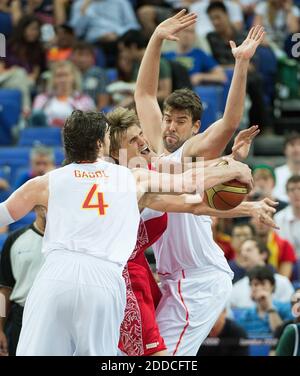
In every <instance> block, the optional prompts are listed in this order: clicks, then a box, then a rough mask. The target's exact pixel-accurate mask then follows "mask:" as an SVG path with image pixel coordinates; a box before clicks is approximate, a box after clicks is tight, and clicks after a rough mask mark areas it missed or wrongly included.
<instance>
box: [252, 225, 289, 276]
mask: <svg viewBox="0 0 300 376" xmlns="http://www.w3.org/2000/svg"><path fill="white" fill-rule="evenodd" d="M251 223H252V224H253V226H254V228H255V231H256V234H257V236H258V237H259V239H260V240H261V241H262V243H264V244H265V245H266V246H267V247H268V249H269V251H270V257H269V260H268V262H269V264H270V265H272V266H273V267H274V268H275V270H276V271H277V272H278V273H279V274H281V275H284V276H286V277H287V278H289V279H291V277H292V272H293V265H294V263H295V262H296V253H295V249H294V247H293V246H292V245H291V243H290V242H288V241H287V240H286V239H283V238H281V237H280V236H279V235H278V234H277V232H276V231H274V230H273V229H270V228H269V227H267V226H265V225H264V224H262V223H261V222H258V220H257V218H251Z"/></svg>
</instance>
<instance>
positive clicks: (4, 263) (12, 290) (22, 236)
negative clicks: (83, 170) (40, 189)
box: [0, 206, 46, 356]
mask: <svg viewBox="0 0 300 376" xmlns="http://www.w3.org/2000/svg"><path fill="white" fill-rule="evenodd" d="M35 213H36V220H35V221H34V223H33V224H32V225H30V226H26V227H23V228H22V229H20V230H17V231H14V232H12V233H11V234H10V235H9V236H8V238H7V239H6V241H5V243H4V246H3V250H2V254H1V260H0V293H1V294H2V296H4V297H5V307H6V317H0V356H1V355H15V354H16V348H17V344H18V340H19V336H20V332H21V327H22V316H23V309H24V305H25V301H26V298H27V295H28V293H29V290H30V288H31V286H32V284H33V281H34V279H35V277H36V275H37V273H38V272H39V270H40V267H41V265H42V263H43V261H44V256H43V254H42V252H41V251H42V243H43V236H44V231H45V226H46V213H45V209H44V208H43V207H41V206H38V207H36V208H35ZM6 318H7V324H8V326H9V327H8V328H7V335H6V334H5V331H6V328H5V323H6ZM7 337H8V338H7Z"/></svg>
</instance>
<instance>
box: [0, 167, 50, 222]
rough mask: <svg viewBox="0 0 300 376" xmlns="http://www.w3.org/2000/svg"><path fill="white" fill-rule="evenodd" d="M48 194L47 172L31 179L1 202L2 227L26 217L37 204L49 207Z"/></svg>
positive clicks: (0, 216) (0, 219) (0, 217)
mask: <svg viewBox="0 0 300 376" xmlns="http://www.w3.org/2000/svg"><path fill="white" fill-rule="evenodd" d="M48 195H49V190H48V175H47V174H46V175H44V176H41V177H36V178H34V179H31V180H29V181H28V182H26V183H25V184H23V185H22V186H21V187H20V188H19V189H17V190H16V191H15V192H14V193H12V195H11V196H10V197H9V198H8V199H7V200H6V201H4V202H3V203H1V204H0V227H1V226H5V225H8V224H10V223H12V222H14V221H17V220H19V219H20V218H22V217H24V216H25V215H26V214H28V213H29V212H30V211H31V210H32V209H33V208H34V207H35V206H36V205H41V206H44V207H47V206H48Z"/></svg>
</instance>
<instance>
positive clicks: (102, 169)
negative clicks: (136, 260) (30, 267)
mask: <svg viewBox="0 0 300 376" xmlns="http://www.w3.org/2000/svg"><path fill="white" fill-rule="evenodd" d="M139 220H140V216H139V210H138V204H137V198H136V184H135V181H134V177H133V175H132V173H131V172H130V170H128V169H127V168H125V167H121V166H117V165H114V164H111V163H108V162H104V161H97V162H95V163H82V164H76V163H72V164H70V165H67V166H65V167H62V168H59V169H57V170H54V171H51V172H50V173H49V201H48V213H47V225H46V230H45V236H44V247H43V248H44V249H43V250H44V252H46V253H48V252H51V251H53V250H67V251H74V252H81V253H85V254H89V255H92V256H96V257H99V258H101V259H104V260H107V261H111V262H114V263H117V264H120V265H125V263H126V262H127V260H128V258H129V256H130V254H131V252H132V249H133V248H134V246H135V243H136V238H137V230H138V225H139Z"/></svg>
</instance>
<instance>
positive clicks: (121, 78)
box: [106, 49, 135, 108]
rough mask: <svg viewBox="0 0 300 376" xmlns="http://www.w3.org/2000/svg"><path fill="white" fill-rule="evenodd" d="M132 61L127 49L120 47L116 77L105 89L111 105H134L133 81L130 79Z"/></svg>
mask: <svg viewBox="0 0 300 376" xmlns="http://www.w3.org/2000/svg"><path fill="white" fill-rule="evenodd" d="M133 66H134V61H133V59H132V56H131V55H130V53H129V51H127V50H126V49H122V50H120V51H119V53H118V58H117V66H116V68H117V71H116V79H115V80H113V82H111V83H110V84H109V85H108V86H107V87H106V90H107V92H108V94H109V95H110V105H111V106H121V107H126V108H127V107H132V106H133V105H134V97H133V96H134V90H135V82H133V81H132V72H133Z"/></svg>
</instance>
